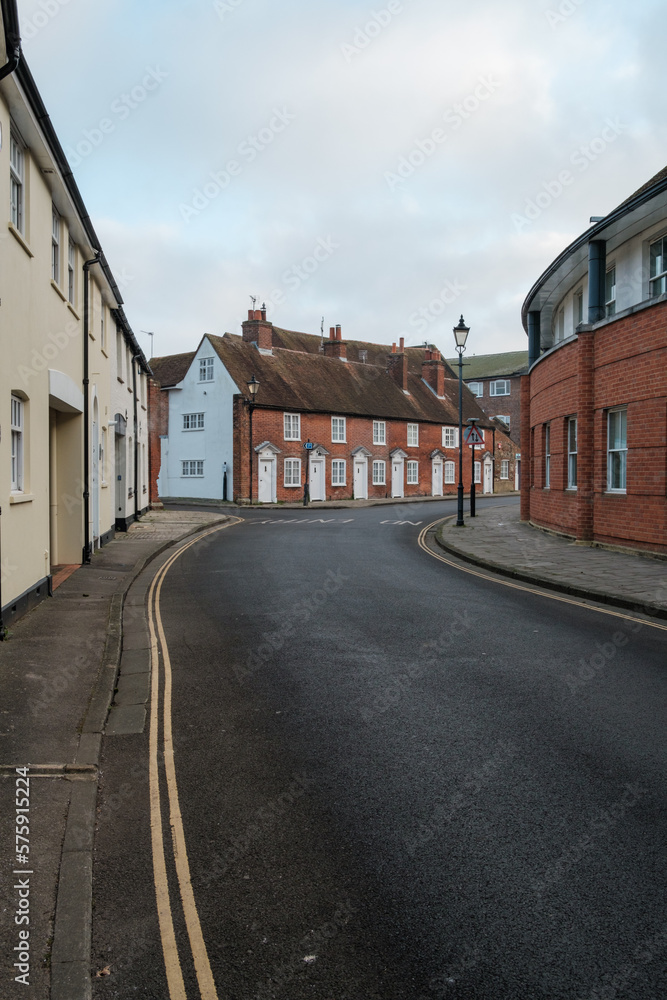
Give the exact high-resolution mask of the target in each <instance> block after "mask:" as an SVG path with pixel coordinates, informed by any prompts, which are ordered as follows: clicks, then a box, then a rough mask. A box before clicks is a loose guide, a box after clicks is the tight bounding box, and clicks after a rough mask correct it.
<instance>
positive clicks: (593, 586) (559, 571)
mask: <svg viewBox="0 0 667 1000" xmlns="http://www.w3.org/2000/svg"><path fill="white" fill-rule="evenodd" d="M519 515H520V512H519V507H518V505H516V504H512V505H511V506H510V505H508V506H506V507H501V506H496V507H487V508H484V509H483V510H480V511H478V513H477V516H476V517H475V518H470V517H468V515H467V512H466V515H465V517H464V521H465V525H464V527H462V528H461V527H457V526H456V520H455V518H453V517H451V518H448V519H447V520H446V521H445V523H444V524H443V526H442V527H441V528H440V529H439V530H438V531H437V532H436V541H437V542H438V544H439V545H440V546H441V548H443V549H445V550H446V551H447V552H449V553H451V554H452V555H455V556H458V557H459V558H462V559H465V560H466V561H467V562H471V563H474V564H475V565H478V566H483V567H486V568H488V569H492V570H494V571H495V572H499V573H502V574H504V575H507V576H511V577H513V578H514V579H516V580H523V581H525V582H527V583H534V584H537V585H539V586H542V587H547V588H550V589H554V590H559V591H562V592H564V593H566V594H570V595H572V596H576V597H583V598H586V599H588V600H592V601H597V602H599V603H602V604H613V605H616V606H617V607H621V608H627V609H629V610H631V611H638V612H641V613H643V614H648V615H654V616H656V617H659V618H667V560H665V559H662V558H659V557H653V556H651V555H648V554H643V553H636V554H635V553H633V552H630V551H627V550H624V551H621V550H619V549H612V548H603V547H600V546H596V545H587V544H583V543H580V542H575V541H572V540H571V539H569V538H566V537H564V536H562V535H557V534H553V533H550V532H546V531H542V530H541V529H539V528H535V527H533V526H532V525H530V524H527V523H526V522H522V521H520V520H519Z"/></svg>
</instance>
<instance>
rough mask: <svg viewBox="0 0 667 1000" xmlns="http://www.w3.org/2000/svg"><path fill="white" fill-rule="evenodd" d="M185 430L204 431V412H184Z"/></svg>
mask: <svg viewBox="0 0 667 1000" xmlns="http://www.w3.org/2000/svg"><path fill="white" fill-rule="evenodd" d="M183 430H184V431H188V432H189V431H203V430H204V414H203V413H184V414H183Z"/></svg>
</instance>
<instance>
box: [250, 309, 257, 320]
mask: <svg viewBox="0 0 667 1000" xmlns="http://www.w3.org/2000/svg"><path fill="white" fill-rule="evenodd" d="M254 318H255V314H254V312H253V311H252V309H248V319H249V320H253V319H254Z"/></svg>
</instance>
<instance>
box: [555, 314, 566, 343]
mask: <svg viewBox="0 0 667 1000" xmlns="http://www.w3.org/2000/svg"><path fill="white" fill-rule="evenodd" d="M561 340H565V307H564V306H561V308H560V309H559V310H558V312H557V313H556V320H555V323H554V342H555V343H556V344H559V343H560V342H561Z"/></svg>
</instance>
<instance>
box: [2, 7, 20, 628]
mask: <svg viewBox="0 0 667 1000" xmlns="http://www.w3.org/2000/svg"><path fill="white" fill-rule="evenodd" d="M6 8H7V9H3V13H4V15H5V52H6V53H7V56H8V59H7V62H6V63H5V65H4V66H2V67H1V68H0V80H4V78H5V77H6V76H9V75H10V74H11V73H13V72H14V70H15V69H16V68H17V66H18V64H19V62H20V61H21V34H20V31H19V19H18V11H17V8H16V2H15V0H14V2H13V3H10V4H7V5H6ZM0 627H1V625H0Z"/></svg>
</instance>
